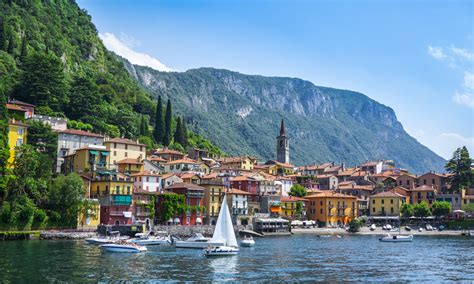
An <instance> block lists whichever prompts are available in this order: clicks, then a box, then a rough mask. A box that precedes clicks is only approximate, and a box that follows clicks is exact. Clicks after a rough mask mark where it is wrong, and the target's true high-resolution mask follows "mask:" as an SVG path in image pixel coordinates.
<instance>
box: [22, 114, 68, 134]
mask: <svg viewBox="0 0 474 284" xmlns="http://www.w3.org/2000/svg"><path fill="white" fill-rule="evenodd" d="M31 119H33V120H38V121H41V122H43V123H45V124H48V125H49V126H51V129H53V130H55V131H64V130H66V129H67V119H66V118H64V117H53V116H46V115H39V114H34V115H33V116H32V117H31Z"/></svg>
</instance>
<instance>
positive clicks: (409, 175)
mask: <svg viewBox="0 0 474 284" xmlns="http://www.w3.org/2000/svg"><path fill="white" fill-rule="evenodd" d="M403 176H407V177H411V178H414V179H416V178H418V177H417V176H416V175H412V174H401V175H399V176H398V177H397V179H399V178H401V177H403Z"/></svg>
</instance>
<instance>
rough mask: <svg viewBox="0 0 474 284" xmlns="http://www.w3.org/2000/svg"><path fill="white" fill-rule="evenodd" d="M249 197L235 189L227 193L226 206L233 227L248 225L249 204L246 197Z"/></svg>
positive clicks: (246, 193)
mask: <svg viewBox="0 0 474 284" xmlns="http://www.w3.org/2000/svg"><path fill="white" fill-rule="evenodd" d="M249 195H250V194H249V193H248V192H246V191H243V190H240V189H236V188H231V189H229V190H228V191H227V204H228V205H229V209H230V214H231V215H232V222H233V223H234V224H235V225H248V218H247V216H248V215H249V206H248V205H249V202H248V199H247V197H248V196H249Z"/></svg>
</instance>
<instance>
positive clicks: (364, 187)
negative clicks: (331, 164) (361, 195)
mask: <svg viewBox="0 0 474 284" xmlns="http://www.w3.org/2000/svg"><path fill="white" fill-rule="evenodd" d="M339 189H340V190H350V189H356V190H367V191H372V190H374V186H373V185H357V184H356V185H354V186H352V185H344V186H340V185H339Z"/></svg>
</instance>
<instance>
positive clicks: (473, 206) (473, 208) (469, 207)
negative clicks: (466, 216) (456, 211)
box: [461, 203, 474, 213]
mask: <svg viewBox="0 0 474 284" xmlns="http://www.w3.org/2000/svg"><path fill="white" fill-rule="evenodd" d="M461 209H462V210H464V211H466V212H468V213H474V203H468V204H463V206H462V207H461Z"/></svg>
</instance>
